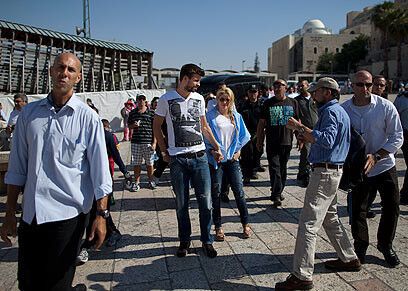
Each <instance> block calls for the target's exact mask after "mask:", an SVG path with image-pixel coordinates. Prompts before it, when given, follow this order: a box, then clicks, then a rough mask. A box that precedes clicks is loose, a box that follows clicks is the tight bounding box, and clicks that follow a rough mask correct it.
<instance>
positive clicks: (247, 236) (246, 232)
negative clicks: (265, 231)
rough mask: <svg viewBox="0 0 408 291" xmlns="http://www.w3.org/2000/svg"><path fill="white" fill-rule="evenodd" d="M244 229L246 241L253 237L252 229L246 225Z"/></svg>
mask: <svg viewBox="0 0 408 291" xmlns="http://www.w3.org/2000/svg"><path fill="white" fill-rule="evenodd" d="M242 227H243V231H242V237H243V238H244V239H247V238H249V237H250V236H251V234H252V232H251V228H249V224H245V225H244V224H243V225H242Z"/></svg>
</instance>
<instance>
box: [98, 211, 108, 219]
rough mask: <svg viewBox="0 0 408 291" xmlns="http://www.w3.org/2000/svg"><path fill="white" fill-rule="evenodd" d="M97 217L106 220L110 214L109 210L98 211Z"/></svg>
mask: <svg viewBox="0 0 408 291" xmlns="http://www.w3.org/2000/svg"><path fill="white" fill-rule="evenodd" d="M98 215H99V216H102V217H103V218H108V217H109V215H110V213H109V210H107V209H106V210H103V211H99V212H98Z"/></svg>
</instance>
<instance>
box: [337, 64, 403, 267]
mask: <svg viewBox="0 0 408 291" xmlns="http://www.w3.org/2000/svg"><path fill="white" fill-rule="evenodd" d="M352 86H353V91H354V96H353V97H352V98H351V99H349V100H347V101H346V102H344V103H343V104H342V106H343V108H344V109H345V110H346V112H347V113H348V115H349V117H350V121H351V125H352V126H353V127H354V129H355V130H357V131H358V132H359V133H360V134H361V135H362V137H363V138H364V140H365V142H366V155H367V157H366V164H365V167H364V171H365V178H364V180H363V182H362V183H360V184H359V185H357V186H356V188H354V189H353V192H352V196H351V197H352V221H351V230H352V234H353V238H354V249H355V251H356V253H357V256H358V257H359V259H360V261H361V263H364V261H365V255H366V251H367V248H368V245H369V240H368V238H369V236H368V226H367V219H366V218H367V203H368V197H369V192H370V190H371V189H372V188H373V187H374V188H376V189H378V192H380V196H381V205H382V214H381V219H380V224H379V226H378V232H377V248H378V250H379V251H380V252H382V254H383V255H384V259H385V261H386V262H387V263H388V265H389V266H390V267H395V266H397V265H399V263H400V261H399V259H398V256H397V254H396V252H395V251H394V249H393V246H392V242H393V240H394V237H395V230H396V228H397V222H398V216H399V191H398V177H397V170H396V168H395V157H394V154H395V153H396V152H397V151H398V149H399V148H400V147H401V146H402V142H403V132H402V126H401V122H400V119H399V116H398V112H397V109H396V108H395V107H394V105H393V104H392V103H391V102H390V101H388V100H387V99H384V98H381V97H379V96H377V95H375V94H372V93H371V89H372V86H373V77H372V76H371V74H370V73H369V72H367V71H358V72H357V73H356V74H355V75H354V77H353V79H352Z"/></svg>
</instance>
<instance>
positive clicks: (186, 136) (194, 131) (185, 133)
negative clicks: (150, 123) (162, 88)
mask: <svg viewBox="0 0 408 291" xmlns="http://www.w3.org/2000/svg"><path fill="white" fill-rule="evenodd" d="M179 102H180V99H172V100H169V101H168V104H169V112H170V117H171V121H172V124H173V131H174V145H175V146H176V147H189V146H195V145H199V144H201V143H202V142H203V138H202V135H201V127H200V108H201V101H200V100H196V99H190V100H187V102H184V104H183V105H185V106H187V110H185V109H184V108H181V106H180V103H179ZM183 109H184V110H183Z"/></svg>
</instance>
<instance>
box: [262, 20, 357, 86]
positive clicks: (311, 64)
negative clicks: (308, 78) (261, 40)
mask: <svg viewBox="0 0 408 291" xmlns="http://www.w3.org/2000/svg"><path fill="white" fill-rule="evenodd" d="M358 35H359V33H356V32H353V33H341V34H332V32H331V30H330V29H329V28H327V27H326V26H325V25H324V24H323V22H322V21H320V20H318V19H313V20H309V21H307V22H306V23H305V24H304V25H303V27H302V28H301V29H298V30H297V31H295V32H294V33H293V34H289V35H286V36H284V37H282V38H281V39H279V40H277V41H275V42H273V43H272V47H270V48H269V49H268V71H270V72H276V73H277V74H278V76H279V78H287V77H288V75H289V74H291V73H293V72H308V73H316V67H317V63H318V60H319V57H320V56H321V55H322V54H324V53H337V52H339V51H341V48H342V46H343V44H345V43H349V42H350V41H352V40H353V39H354V38H356V37H357V36H358Z"/></svg>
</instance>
